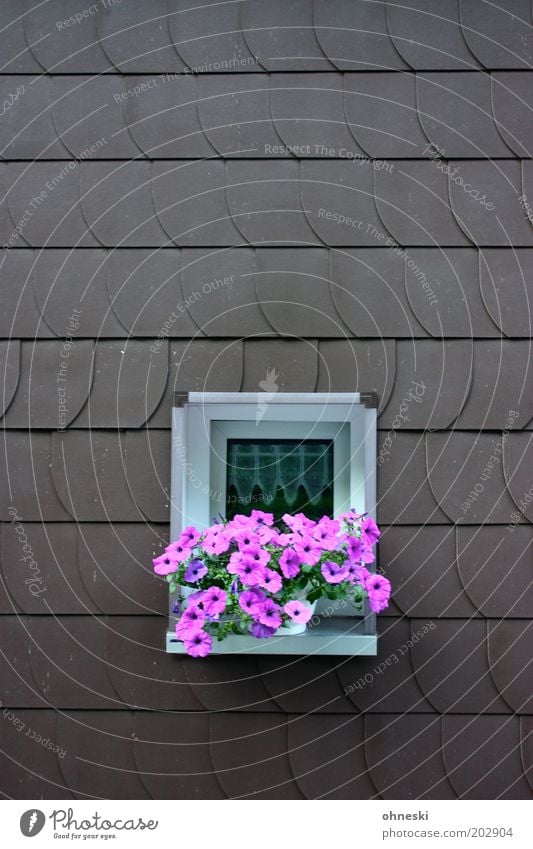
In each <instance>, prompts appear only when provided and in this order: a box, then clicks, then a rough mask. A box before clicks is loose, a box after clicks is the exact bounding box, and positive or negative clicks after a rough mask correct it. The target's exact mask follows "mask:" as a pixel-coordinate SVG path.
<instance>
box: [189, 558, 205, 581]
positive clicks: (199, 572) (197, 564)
mask: <svg viewBox="0 0 533 849" xmlns="http://www.w3.org/2000/svg"><path fill="white" fill-rule="evenodd" d="M207 571H208V569H207V566H206V565H205V563H203V562H202V561H201V560H199V559H198V558H195V559H194V560H191V562H190V563H189V566H188V567H187V569H186V570H185V575H184V578H185V580H186V581H187V583H188V584H195V583H196V581H200V580H201V579H202V578H205V576H206V575H207Z"/></svg>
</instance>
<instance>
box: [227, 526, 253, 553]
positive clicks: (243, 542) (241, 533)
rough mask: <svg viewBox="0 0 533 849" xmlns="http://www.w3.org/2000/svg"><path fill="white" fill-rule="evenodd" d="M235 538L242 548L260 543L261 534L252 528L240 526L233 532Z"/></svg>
mask: <svg viewBox="0 0 533 849" xmlns="http://www.w3.org/2000/svg"><path fill="white" fill-rule="evenodd" d="M233 539H234V540H235V542H236V543H237V545H238V546H239V548H240V549H241V550H242V549H243V548H246V547H247V546H250V545H257V544H258V543H259V536H258V535H257V534H256V533H254V531H252V530H250V528H240V529H239V530H238V531H237V532H236V533H234V534H233Z"/></svg>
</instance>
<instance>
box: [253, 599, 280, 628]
mask: <svg viewBox="0 0 533 849" xmlns="http://www.w3.org/2000/svg"><path fill="white" fill-rule="evenodd" d="M257 618H258V619H259V621H260V622H261V624H262V625H268V627H269V628H279V626H280V625H281V614H280V606H279V604H276V603H275V602H274V601H272V599H270V598H267V600H266V601H264V602H263V603H262V604H261V605H260V606H259V610H258V611H257Z"/></svg>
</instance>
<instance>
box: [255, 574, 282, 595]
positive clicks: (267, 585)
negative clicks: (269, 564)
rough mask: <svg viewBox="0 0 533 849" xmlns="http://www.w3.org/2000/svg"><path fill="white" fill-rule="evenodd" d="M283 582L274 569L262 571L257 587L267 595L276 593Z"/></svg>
mask: <svg viewBox="0 0 533 849" xmlns="http://www.w3.org/2000/svg"><path fill="white" fill-rule="evenodd" d="M282 584H283V581H282V579H281V575H280V574H279V572H275V571H274V569H263V571H262V573H261V577H260V578H259V586H260V587H263V589H264V590H268V592H269V593H277V592H278V591H279V590H280V589H281V587H282Z"/></svg>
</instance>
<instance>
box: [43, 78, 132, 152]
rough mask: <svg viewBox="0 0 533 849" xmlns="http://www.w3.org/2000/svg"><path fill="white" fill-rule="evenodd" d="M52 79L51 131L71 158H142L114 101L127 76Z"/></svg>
mask: <svg viewBox="0 0 533 849" xmlns="http://www.w3.org/2000/svg"><path fill="white" fill-rule="evenodd" d="M52 79H53V87H52V91H51V101H52V105H51V112H52V113H53V121H54V126H55V131H56V133H57V134H58V136H59V138H60V139H61V141H62V142H63V144H64V145H65V148H66V150H68V151H69V153H70V154H72V156H75V157H78V158H81V159H91V160H92V159H96V160H98V159H131V158H135V157H139V156H142V153H143V151H142V149H141V148H140V147H139V146H138V145H137V144H136V143H135V140H134V138H133V137H132V135H131V133H130V132H129V131H128V128H127V126H126V120H125V116H124V103H123V102H122V101H121V100H120V99H118V98H120V97H121V95H122V93H123V91H124V89H125V88H127V87H128V84H129V81H130V78H129V77H120V76H118V75H117V74H107V75H105V76H98V77H78V76H76V77H53V78H52ZM66 158H68V154H67V157H66Z"/></svg>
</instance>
